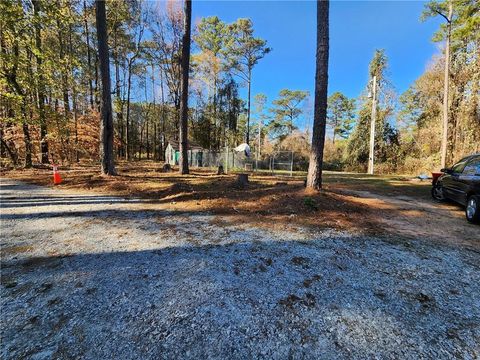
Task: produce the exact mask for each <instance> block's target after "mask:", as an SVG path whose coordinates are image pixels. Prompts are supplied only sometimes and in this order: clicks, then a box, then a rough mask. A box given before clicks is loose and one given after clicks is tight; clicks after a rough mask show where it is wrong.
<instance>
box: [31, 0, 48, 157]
mask: <svg viewBox="0 0 480 360" xmlns="http://www.w3.org/2000/svg"><path fill="white" fill-rule="evenodd" d="M32 4H33V12H34V14H35V16H36V17H40V11H41V6H40V2H39V1H38V0H33V1H32ZM35 47H36V48H37V51H38V53H41V52H42V30H41V21H40V19H37V22H36V24H35ZM35 57H36V60H37V73H38V89H37V93H38V113H39V120H40V152H41V154H42V158H41V160H42V163H43V164H48V142H47V119H46V116H45V87H44V81H43V69H42V57H41V55H38V54H37V55H35Z"/></svg>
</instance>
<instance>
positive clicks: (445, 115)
mask: <svg viewBox="0 0 480 360" xmlns="http://www.w3.org/2000/svg"><path fill="white" fill-rule="evenodd" d="M452 14H453V6H452V2H451V1H449V2H448V17H447V16H445V15H443V14H440V15H442V16H443V17H444V18H445V20H446V21H447V41H446V44H445V73H444V82H443V121H442V125H443V129H442V149H441V152H442V154H441V155H442V164H441V166H442V169H443V168H445V166H446V163H447V142H448V88H449V80H450V79H449V75H450V34H451V31H452Z"/></svg>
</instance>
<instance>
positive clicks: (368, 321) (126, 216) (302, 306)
mask: <svg viewBox="0 0 480 360" xmlns="http://www.w3.org/2000/svg"><path fill="white" fill-rule="evenodd" d="M0 191H1V250H2V259H1V264H2V269H1V275H2V276H1V283H2V286H1V288H0V295H1V306H2V311H1V323H0V325H1V329H2V332H1V352H0V355H1V358H3V359H19V358H28V359H50V358H55V359H58V358H69V359H71V358H82V359H159V358H165V359H172V358H182V359H185V358H195V359H204V358H215V359H226V358H233V359H246V358H268V359H285V358H292V359H309V358H311V359H318V358H322V359H336V358H349V359H351V358H358V359H364V358H382V359H399V358H401V359H411V358H431V359H451V358H462V359H478V358H479V356H480V253H479V252H478V251H476V250H474V249H468V248H465V247H460V246H459V247H442V246H439V245H435V247H434V246H430V245H425V242H420V241H419V242H416V241H402V239H395V238H383V239H376V238H371V237H364V236H360V235H355V234H349V233H339V232H335V231H323V232H318V233H312V231H307V230H306V229H301V228H298V227H295V226H293V225H292V227H291V229H287V230H285V229H281V230H280V229H279V230H274V231H272V230H268V231H267V230H264V229H263V230H262V229H260V228H255V227H252V226H250V225H249V224H245V223H244V224H238V223H235V222H234V221H231V219H229V218H226V217H225V218H223V217H219V216H213V215H209V214H207V213H202V212H184V213H179V212H178V211H177V212H174V211H170V210H169V209H168V207H166V206H165V205H162V206H161V205H159V204H155V203H149V202H145V201H142V200H126V199H121V198H115V197H109V196H96V195H95V196H94V195H86V194H85V193H74V192H66V191H60V190H57V189H50V188H45V187H38V186H33V185H26V184H24V183H20V182H15V181H11V180H8V179H2V181H1V188H0ZM319 216H321V214H320V215H319Z"/></svg>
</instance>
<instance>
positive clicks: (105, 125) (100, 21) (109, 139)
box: [95, 0, 115, 175]
mask: <svg viewBox="0 0 480 360" xmlns="http://www.w3.org/2000/svg"><path fill="white" fill-rule="evenodd" d="M95 2H96V18H97V40H98V57H99V62H100V75H101V79H102V103H101V121H100V160H101V172H102V174H104V175H115V164H114V162H113V116H112V97H111V92H110V86H111V85H110V60H109V55H108V35H107V16H106V13H105V1H102V0H96V1H95Z"/></svg>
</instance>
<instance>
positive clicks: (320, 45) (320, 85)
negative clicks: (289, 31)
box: [307, 0, 329, 190]
mask: <svg viewBox="0 0 480 360" xmlns="http://www.w3.org/2000/svg"><path fill="white" fill-rule="evenodd" d="M328 8H329V0H324V1H317V65H316V74H315V112H314V119H313V134H312V148H311V151H310V163H309V166H308V176H307V188H310V189H314V190H320V189H321V188H322V166H323V146H324V144H325V127H326V119H327V85H328V50H329V49H328V46H329V44H328V40H329V39H328V32H329V29H328V27H329V24H328Z"/></svg>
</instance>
